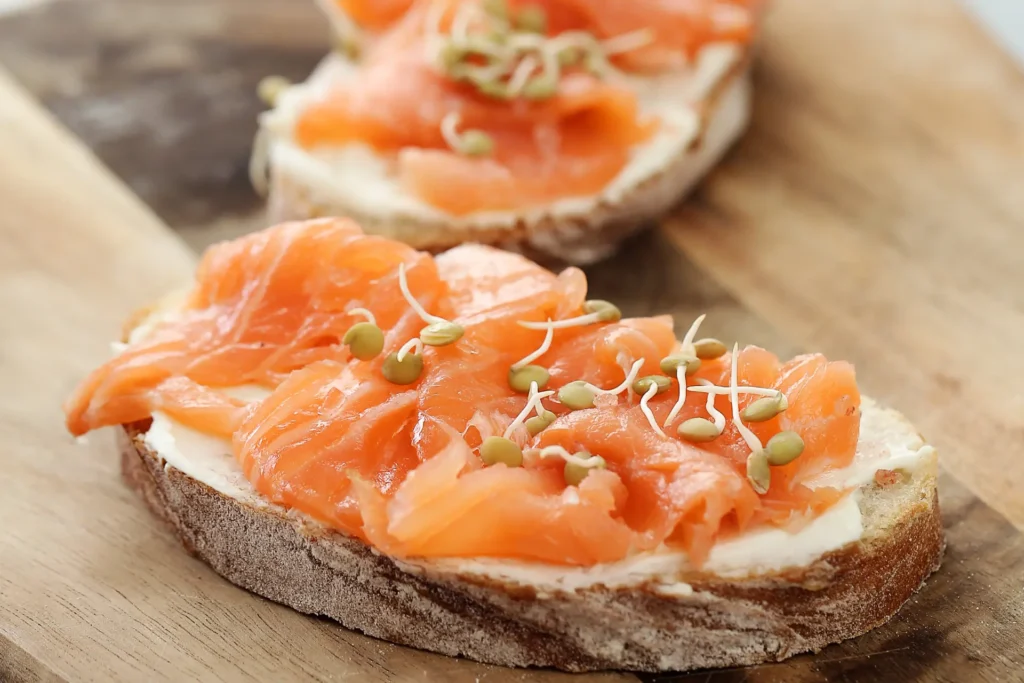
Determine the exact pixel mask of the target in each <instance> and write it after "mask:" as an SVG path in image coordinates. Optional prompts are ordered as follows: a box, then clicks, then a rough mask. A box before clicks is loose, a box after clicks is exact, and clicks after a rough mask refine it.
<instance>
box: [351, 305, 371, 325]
mask: <svg viewBox="0 0 1024 683" xmlns="http://www.w3.org/2000/svg"><path fill="white" fill-rule="evenodd" d="M348 314H349V315H358V316H362V317H363V318H365V319H366V322H368V323H370V324H371V325H376V324H377V319H376V318H374V317H373V313H371V312H370V311H368V310H367V309H365V308H353V309H352V310H350V311H349V312H348Z"/></svg>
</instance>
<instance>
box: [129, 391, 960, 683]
mask: <svg viewBox="0 0 1024 683" xmlns="http://www.w3.org/2000/svg"><path fill="white" fill-rule="evenodd" d="M862 409H863V422H862V425H863V426H862V430H861V432H862V433H861V441H860V444H859V446H858V458H860V457H861V456H864V457H866V458H871V457H873V456H880V457H885V456H888V455H889V452H890V450H893V451H900V452H906V453H908V454H910V456H911V457H912V460H913V466H912V467H908V468H907V469H906V470H905V471H904V470H900V471H890V470H882V471H880V473H879V474H877V475H876V477H875V481H874V482H873V483H870V484H868V485H865V486H863V487H862V488H861V489H860V490H859V491H858V492H857V493H855V494H853V495H856V496H857V498H856V499H855V500H856V504H857V505H858V506H859V510H860V515H861V520H862V525H863V531H862V533H861V535H860V538H859V539H858V540H856V541H853V542H850V543H848V544H846V545H844V546H842V547H839V548H837V549H835V550H832V551H830V552H827V553H825V554H823V555H821V556H819V557H817V558H816V559H813V560H811V561H809V562H807V563H805V564H803V565H801V566H790V567H785V568H782V569H774V570H763V571H762V570H754V571H751V572H748V573H746V574H742V575H738V576H737V575H736V574H735V573H734V572H730V573H729V575H728V576H722V575H714V574H710V573H708V572H701V571H694V570H692V569H690V570H685V571H681V572H680V573H679V574H678V575H675V576H673V577H671V581H667V580H666V577H664V576H660V577H658V578H657V580H655V579H654V578H652V577H643V576H635V577H626V579H625V580H618V581H614V582H611V581H606V582H601V581H592V580H590V581H576V582H574V581H565V582H562V583H560V584H559V585H561V586H564V587H563V588H559V587H557V586H556V587H551V586H547V585H544V584H539V583H537V582H533V581H529V580H525V579H523V578H511V573H506V574H505V575H503V574H501V573H500V572H499V573H490V574H482V573H480V572H479V571H472V570H466V569H462V568H461V567H462V565H460V564H459V563H458V562H441V561H425V560H424V561H417V562H403V561H399V560H395V559H392V558H389V557H387V556H384V555H382V554H380V553H378V552H376V551H375V550H373V549H372V548H370V547H368V546H366V545H365V544H363V543H362V542H360V541H359V540H356V539H354V538H351V537H348V536H344V535H342V534H339V533H336V532H333V531H331V530H329V529H327V528H325V527H323V526H322V525H320V524H318V523H316V522H315V521H313V520H312V519H310V518H308V517H306V516H305V515H302V514H300V513H296V512H294V511H285V510H284V509H283V508H280V507H278V506H275V505H273V504H271V503H269V502H267V501H265V500H263V499H261V498H260V497H259V496H258V494H256V493H255V492H254V491H253V492H252V493H251V494H245V495H242V494H237V495H230V496H229V495H225V494H224V493H221V492H219V491H217V490H215V489H213V488H211V487H210V486H207V485H206V484H204V483H202V482H201V481H199V480H198V479H195V478H193V477H191V476H189V475H187V474H185V473H184V472H183V471H181V470H179V469H176V468H175V467H173V466H171V465H169V464H167V462H166V461H165V459H164V458H163V456H162V455H161V453H158V452H156V451H154V450H153V449H152V448H151V447H150V446H149V445H147V441H146V431H147V430H148V429H149V428H150V422H143V423H136V424H130V425H124V426H123V428H122V429H121V430H120V444H121V450H122V470H123V474H124V477H125V479H126V480H127V482H128V483H129V484H130V485H131V486H132V488H134V489H135V490H136V491H137V492H138V493H139V494H140V495H141V496H142V497H143V499H144V500H145V501H146V503H147V504H148V505H149V507H150V508H151V509H152V510H153V512H154V513H155V514H157V515H158V516H160V517H161V518H163V519H164V520H166V521H167V522H168V523H169V524H170V526H171V528H172V529H173V530H174V532H175V533H176V534H177V535H178V537H179V538H180V539H181V541H182V542H183V543H184V545H185V547H186V548H187V549H188V550H189V551H190V552H191V553H193V554H195V555H196V556H197V557H199V558H201V559H202V560H203V561H205V562H207V563H208V564H209V565H210V566H211V567H213V569H214V570H215V571H217V572H218V573H220V574H221V575H223V576H224V577H225V578H227V579H228V580H230V581H232V582H233V583H235V584H237V585H239V586H242V587H244V588H247V589H249V590H251V591H253V592H254V593H257V594H259V595H262V596H264V597H266V598H269V599H271V600H275V601H277V602H281V603H284V604H286V605H289V606H291V607H293V608H295V609H297V610H299V611H302V612H306V613H309V614H316V615H324V616H328V617H330V618H332V619H335V620H337V621H339V622H341V623H342V624H343V625H344V626H346V627H348V628H351V629H356V630H359V631H362V632H363V633H366V634H367V635H371V636H375V637H378V638H383V639H385V640H389V641H392V642H395V643H400V644H405V645H410V646H413V647H417V648H421V649H424V650H430V651H434V652H439V653H443V654H447V655H459V656H464V657H468V658H471V659H475V660H478V661H481V662H488V663H493V664H501V665H507V666H548V667H556V668H559V669H565V670H569V671H590V670H600V669H630V670H642V671H684V670H689V669H696V668H704V667H724V666H738V665H748V664H757V663H761V662H770V661H778V660H781V659H785V658H787V657H790V656H792V655H794V654H797V653H800V652H807V651H817V650H819V649H821V648H823V647H824V646H826V645H828V644H830V643H835V642H838V641H840V640H844V639H846V638H851V637H853V636H856V635H859V634H861V633H864V632H865V631H868V630H869V629H871V628H874V627H876V626H878V625H880V624H882V623H884V622H885V621H886V620H888V619H889V618H890V617H891V616H892V615H893V614H894V613H895V612H896V611H897V610H898V609H899V608H900V606H901V605H902V604H903V603H904V602H905V601H906V600H907V599H908V598H909V597H910V596H911V594H913V593H914V591H915V590H917V588H918V587H919V586H920V585H921V583H922V581H923V580H924V579H925V578H926V577H927V576H928V575H929V574H931V572H933V571H934V570H935V569H936V568H937V567H938V566H939V562H940V559H941V556H942V551H943V548H944V545H945V540H944V536H943V532H942V525H941V520H940V518H939V508H938V499H937V496H936V476H937V462H936V455H935V451H934V450H933V449H932V448H931V447H928V446H926V445H925V444H924V442H923V440H922V439H921V438H920V437H919V436H918V435H917V433H916V431H915V430H914V428H913V427H912V426H911V425H910V424H909V423H908V422H907V421H906V420H905V419H904V418H903V417H902V416H901V415H899V414H898V413H896V412H895V411H891V410H888V409H885V408H882V407H880V406H879V405H878V404H876V403H874V402H872V401H870V400H865V401H864V404H863V406H862ZM499 565H500V563H499ZM547 569H548V570H553V571H555V572H556V573H557V574H560V575H561V576H562V577H563V578H573V577H581V578H583V577H587V576H592V574H593V571H592V570H588V569H578V568H553V567H549V568H547Z"/></svg>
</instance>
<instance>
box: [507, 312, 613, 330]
mask: <svg viewBox="0 0 1024 683" xmlns="http://www.w3.org/2000/svg"><path fill="white" fill-rule="evenodd" d="M600 315H601V314H600V313H587V314H586V315H581V316H578V317H576V318H566V319H565V320H549V321H547V322H545V323H540V322H532V321H529V320H520V321H519V326H520V327H525V328H526V329H528V330H548V329H551V330H564V329H568V328H570V327H583V326H584V325H590V324H592V323H597V322H601V318H600V317H599V316H600Z"/></svg>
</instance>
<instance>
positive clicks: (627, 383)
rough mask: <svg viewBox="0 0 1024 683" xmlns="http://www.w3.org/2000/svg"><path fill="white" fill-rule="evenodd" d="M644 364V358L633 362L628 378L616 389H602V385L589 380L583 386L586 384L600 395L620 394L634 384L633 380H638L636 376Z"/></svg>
mask: <svg viewBox="0 0 1024 683" xmlns="http://www.w3.org/2000/svg"><path fill="white" fill-rule="evenodd" d="M643 365H644V359H643V358H641V359H640V360H638V361H636V362H635V363H633V367H631V368H630V369H629V372H628V373H627V374H626V379H624V380H622V384H620V385H619V386H617V387H615V388H614V389H602V388H601V387H597V386H594V385H593V384H590V383H589V382H584V383H583V386H585V387H586V388H588V389H590V390H591V391H593V392H594V393H595V394H598V395H603V394H611V395H613V396H618V395H619V394H621V393H622V392H623V391H625V390H626V389H629V388H630V387H632V386H633V382H634V381H636V376H637V375H638V374H640V368H642V367H643Z"/></svg>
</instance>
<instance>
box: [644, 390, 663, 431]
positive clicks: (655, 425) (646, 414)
mask: <svg viewBox="0 0 1024 683" xmlns="http://www.w3.org/2000/svg"><path fill="white" fill-rule="evenodd" d="M656 393H658V385H657V384H655V383H654V382H651V386H649V387H647V391H645V392H644V395H643V396H641V397H640V410H641V411H643V414H644V417H646V418H647V421H648V422H650V423H651V427H652V428H653V429H654V431H656V432H657V433H658V436H665V432H663V431H661V427H659V426H658V421H657V420H655V419H654V413H652V412H651V407H650V406H649V405H647V402H648V401H650V400H651V397H653V396H654V395H655V394H656Z"/></svg>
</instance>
